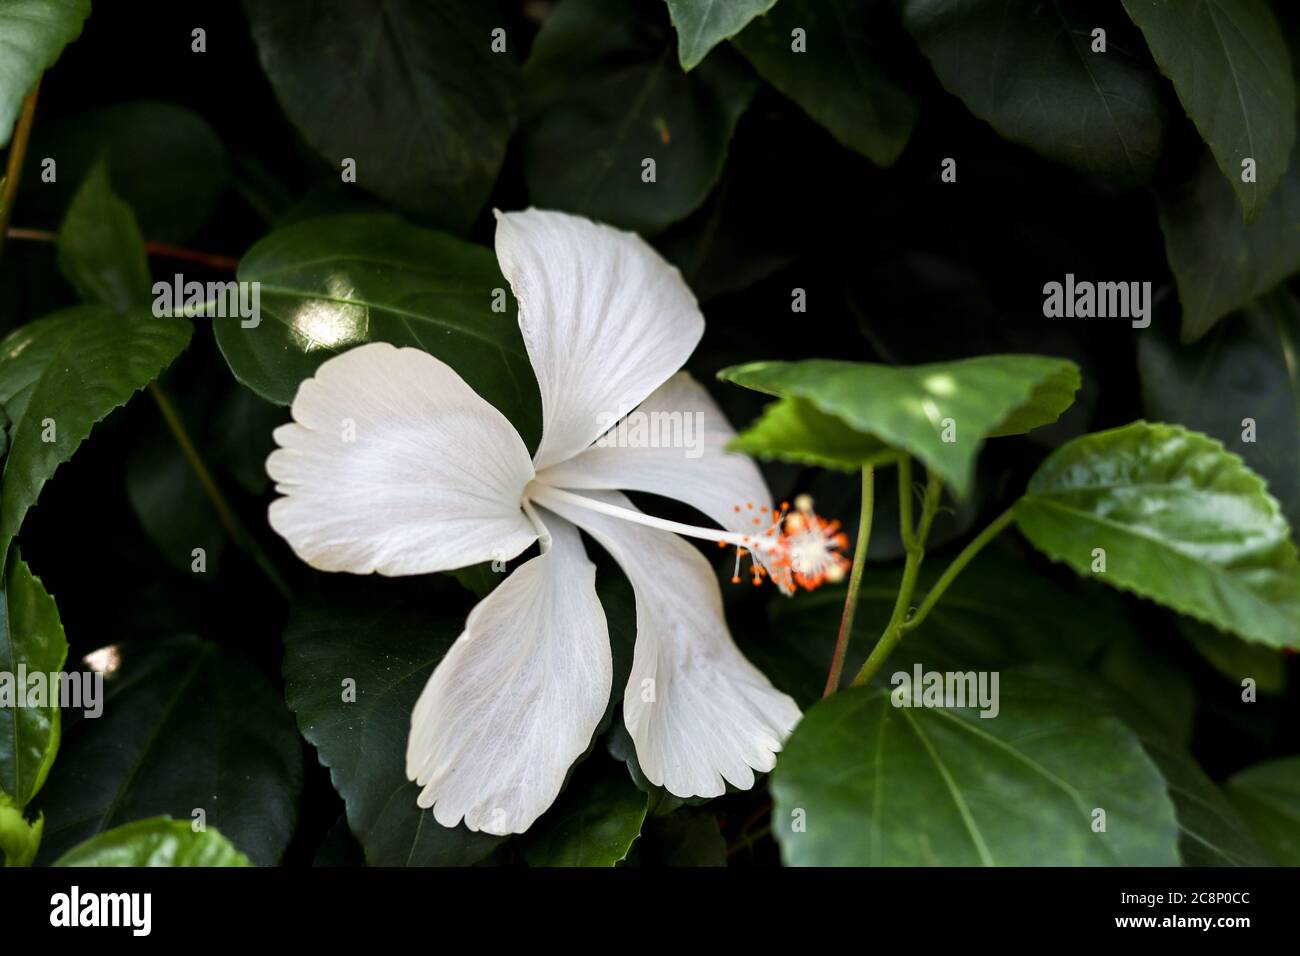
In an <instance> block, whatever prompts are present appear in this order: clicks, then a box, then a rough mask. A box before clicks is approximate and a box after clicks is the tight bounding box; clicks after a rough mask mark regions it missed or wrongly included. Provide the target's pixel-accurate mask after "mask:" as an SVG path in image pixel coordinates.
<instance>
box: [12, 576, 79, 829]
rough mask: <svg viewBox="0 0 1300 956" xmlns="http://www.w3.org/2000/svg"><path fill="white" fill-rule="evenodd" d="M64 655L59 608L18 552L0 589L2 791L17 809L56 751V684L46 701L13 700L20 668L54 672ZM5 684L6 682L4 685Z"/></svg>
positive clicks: (47, 673)
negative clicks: (37, 703) (24, 703)
mask: <svg viewBox="0 0 1300 956" xmlns="http://www.w3.org/2000/svg"><path fill="white" fill-rule="evenodd" d="M67 657H68V641H67V638H65V637H64V635H63V624H62V622H61V621H60V620H59V609H58V608H57V607H55V605H54V598H52V597H50V595H49V594H48V593H46V591H45V588H44V586H43V585H42V584H41V582H40V579H39V578H35V577H33V576H32V573H31V571H29V570H28V569H27V565H26V564H24V563H23V562H22V560H21V559H20V558H18V557H17V556H14V557H12V558H10V560H9V563H8V566H7V568H6V569H5V587H4V591H3V593H0V794H7V795H8V796H10V797H11V798H12V799H13V801H14V804H15V806H16V808H17V809H18V810H21V809H22V808H23V807H25V806H26V805H27V804H28V802H29V801H30V800H31V799H32V797H34V796H36V794H37V793H38V792H39V791H40V789H41V786H42V785H43V784H44V783H45V778H46V776H47V775H48V774H49V772H50V767H51V765H53V763H54V756H55V754H57V753H58V751H59V736H60V724H61V719H60V715H59V706H58V700H57V699H56V698H53V697H51V696H50V695H52V694H54V693H57V690H58V684H57V683H55V684H54V685H53V687H50V688H48V690H47V699H46V702H45V704H44V705H42V706H34V705H33V704H32V703H31V702H28V704H27V706H22V707H19V706H16V703H17V701H16V699H15V697H14V695H16V694H17V693H18V692H19V690H20V689H19V688H18V686H17V684H16V682H17V680H18V668H19V667H23V668H24V669H25V672H26V674H27V675H28V677H29V678H30V676H31V675H34V674H42V675H45V677H46V679H48V678H49V677H50V675H54V674H57V673H58V672H59V671H61V670H62V669H63V662H64V661H65V660H66V659H67ZM6 684H8V686H6Z"/></svg>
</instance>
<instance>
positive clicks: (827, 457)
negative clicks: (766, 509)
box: [729, 397, 898, 471]
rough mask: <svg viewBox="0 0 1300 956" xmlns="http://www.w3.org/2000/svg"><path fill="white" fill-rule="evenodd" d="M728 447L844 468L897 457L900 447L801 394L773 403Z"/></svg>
mask: <svg viewBox="0 0 1300 956" xmlns="http://www.w3.org/2000/svg"><path fill="white" fill-rule="evenodd" d="M729 447H730V448H731V450H732V451H739V452H744V453H745V454H746V455H750V456H752V457H754V458H761V459H763V460H765V461H772V460H777V461H792V462H796V463H797V464H801V465H817V466H820V467H823V468H839V469H841V470H843V471H858V470H859V469H861V468H862V467H863V466H865V465H884V464H888V463H889V462H891V461H894V460H895V459H897V458H898V452H897V451H895V450H894V449H893V448H891V447H890V446H889V445H886V444H885V443H884V442H883V441H881V440H880V439H879V438H876V437H875V436H874V435H867V434H863V433H862V432H859V431H854V430H853V429H852V428H850V427H849V426H848V425H846V424H844V422H843V421H841V420H840V419H838V418H836V417H835V416H834V415H828V414H826V413H825V412H821V411H818V410H817V406H816V405H814V404H813V403H812V402H810V401H809V400H808V399H806V398H797V397H792V398H782V399H778V400H777V401H775V402H772V403H771V404H770V405H768V406H767V407H766V408H765V409H763V414H762V415H761V416H759V418H758V420H757V421H755V422H754V423H753V424H752V425H750V426H749V427H748V428H747V429H745V430H744V431H743V432H741V433H740V434H739V435H737V436H736V437H735V439H734V440H733V441H732V442H731V445H730V446H729Z"/></svg>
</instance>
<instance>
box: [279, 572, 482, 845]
mask: <svg viewBox="0 0 1300 956" xmlns="http://www.w3.org/2000/svg"><path fill="white" fill-rule="evenodd" d="M385 583H386V584H387V583H388V582H385ZM348 584H349V585H350V584H351V582H348ZM395 590H396V588H395V587H394V586H391V585H390V586H389V587H387V588H384V589H382V590H381V589H377V588H375V587H373V586H371V587H366V586H365V585H364V584H361V583H358V584H356V585H355V586H341V585H335V586H334V587H333V588H332V589H331V595H330V597H329V599H327V600H326V599H321V600H308V601H302V602H299V603H298V605H297V606H295V608H294V611H293V616H292V618H291V619H290V621H289V626H288V628H287V629H286V630H285V634H284V640H285V656H284V674H285V681H286V684H287V689H286V694H287V697H288V701H289V707H290V708H291V709H292V710H293V712H294V713H295V714H296V715H297V717H298V727H299V729H300V730H301V731H302V734H303V736H304V737H306V738H307V740H308V741H309V742H310V743H311V744H312V745H313V746H314V747H315V748H316V751H317V755H318V756H319V758H320V761H321V763H322V764H324V765H325V766H326V767H328V768H329V770H330V779H331V780H332V781H333V782H334V787H335V789H336V790H338V792H339V794H340V795H341V796H342V797H343V800H344V802H345V803H346V804H347V816H348V824H349V826H350V827H351V828H352V832H353V833H354V834H356V837H357V839H358V840H360V841H361V845H362V846H363V847H364V848H365V852H366V862H367V863H369V864H370V865H372V866H465V865H468V864H471V863H476V862H478V861H479V860H481V859H483V858H484V857H485V856H487V855H488V854H489V853H491V852H492V850H493V849H494V848H495V847H496V846H497V845H498V844H499V843H500V842H501V839H500V838H499V837H494V836H491V835H489V834H486V833H474V832H471V831H470V830H468V829H466V828H465V826H464V824H462V825H460V826H458V827H455V828H448V827H444V826H442V825H441V824H439V823H438V822H437V821H436V820H434V818H433V811H432V810H421V809H420V808H419V807H418V806H416V803H415V801H416V797H417V796H419V792H420V788H419V787H417V786H416V785H415V784H414V783H412V782H411V781H410V780H407V778H406V764H405V755H406V737H407V734H408V732H409V730H410V725H411V711H412V710H413V709H414V707H415V701H416V698H417V697H419V696H420V691H421V690H423V689H424V685H425V682H426V681H427V680H428V678H429V674H431V673H432V672H433V668H434V666H435V665H436V664H437V663H438V661H440V660H441V659H442V656H443V655H444V654H445V653H446V652H447V649H448V648H449V647H451V644H452V642H453V641H454V640H455V639H456V636H457V635H458V634H459V633H460V631H461V627H462V625H463V623H464V620H463V617H462V616H461V615H459V614H456V615H452V616H444V617H438V616H435V615H434V614H433V613H432V611H433V608H434V607H435V605H436V602H434V601H428V600H426V601H418V602H417V601H413V600H406V599H403V598H401V597H399V596H398V595H397V594H395V593H394V591H395ZM345 681H353V682H355V684H354V685H346V686H345V683H344V682H345ZM347 686H354V687H355V700H353V701H351V702H349V701H347V700H345V690H346V689H347Z"/></svg>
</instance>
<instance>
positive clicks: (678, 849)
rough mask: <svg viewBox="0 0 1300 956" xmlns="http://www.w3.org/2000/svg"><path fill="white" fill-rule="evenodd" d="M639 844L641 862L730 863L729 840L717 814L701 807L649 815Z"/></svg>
mask: <svg viewBox="0 0 1300 956" xmlns="http://www.w3.org/2000/svg"><path fill="white" fill-rule="evenodd" d="M637 845H638V847H639V849H640V860H641V863H642V865H645V864H647V863H652V864H654V865H657V866H726V865H727V841H726V840H725V839H724V838H723V836H722V829H721V828H720V827H719V826H718V818H717V817H715V816H714V815H713V814H711V813H708V812H705V811H702V810H692V809H689V808H688V809H683V810H678V811H677V812H675V813H670V814H668V815H667V816H655V817H647V818H646V821H645V824H644V825H643V827H642V830H641V842H640V843H639V844H637Z"/></svg>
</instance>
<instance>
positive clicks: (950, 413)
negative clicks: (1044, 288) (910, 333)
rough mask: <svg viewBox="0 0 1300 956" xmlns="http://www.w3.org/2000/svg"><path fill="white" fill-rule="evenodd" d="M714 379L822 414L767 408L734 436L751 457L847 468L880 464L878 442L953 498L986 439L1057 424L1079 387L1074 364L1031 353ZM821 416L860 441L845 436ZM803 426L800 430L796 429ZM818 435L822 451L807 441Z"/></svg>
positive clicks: (757, 367) (785, 368) (811, 366)
mask: <svg viewBox="0 0 1300 956" xmlns="http://www.w3.org/2000/svg"><path fill="white" fill-rule="evenodd" d="M718 377H719V378H721V379H723V380H724V381H729V382H735V383H736V384H737V385H743V386H745V387H746V388H752V389H754V390H756V391H759V392H765V393H767V394H769V395H776V396H778V397H781V398H784V399H787V400H789V399H803V400H806V401H807V402H808V403H809V404H810V405H811V406H812V407H813V409H815V411H816V412H820V413H821V415H819V416H815V417H814V418H813V420H811V421H810V420H809V417H808V416H809V415H810V414H811V412H809V413H804V412H803V411H802V410H801V407H799V406H788V407H787V408H785V409H781V410H777V411H776V412H773V413H771V414H770V415H769V416H766V417H765V418H764V419H761V420H760V422H759V423H758V425H757V426H755V427H754V428H753V429H751V430H749V431H745V432H742V433H741V435H740V436H739V437H738V438H737V439H736V443H737V447H742V448H744V450H746V451H747V452H749V453H750V454H754V455H760V456H763V457H772V458H783V459H784V458H786V457H787V455H788V456H789V457H790V458H792V459H793V460H795V461H804V462H814V463H818V464H835V465H837V466H838V467H853V465H852V463H851V455H852V454H853V453H857V454H860V455H861V461H859V462H858V464H878V463H879V462H880V461H881V460H882V452H881V445H882V444H883V445H887V446H889V447H890V448H892V449H895V450H896V451H901V452H905V453H907V454H909V455H912V456H913V457H915V458H917V459H919V460H920V461H922V462H923V463H924V464H925V466H926V467H927V468H929V469H931V470H933V471H934V472H936V473H937V474H938V475H939V476H940V477H941V478H943V480H944V481H945V483H946V484H948V486H949V487H951V488H952V489H953V490H954V491H955V492H956V493H957V494H958V495H961V496H964V495H965V494H966V493H967V491H968V490H969V487H970V482H971V478H972V476H973V474H974V470H975V458H976V455H977V454H978V453H979V450H980V448H981V447H983V444H984V439H986V438H990V437H994V436H998V435H1011V434H1017V433H1019V432H1023V431H1027V430H1028V429H1030V428H1035V427H1037V426H1039V425H1045V424H1048V423H1049V422H1054V421H1056V419H1057V418H1058V417H1059V416H1060V414H1061V412H1063V411H1064V410H1065V409H1066V408H1068V407H1069V406H1070V403H1071V402H1072V401H1073V400H1074V393H1075V391H1076V390H1077V389H1078V387H1079V370H1078V368H1077V367H1076V366H1075V365H1074V363H1073V362H1070V361H1067V360H1065V359H1053V358H1045V357H1043V356H1038V355H987V356H982V357H979V358H973V359H966V360H963V361H959V362H942V363H936V364H932V365H914V366H910V367H905V368H894V367H892V366H888V365H874V364H867V363H862V362H841V361H834V360H829V359H808V360H805V361H802V362H752V363H750V364H749V365H738V366H733V367H732V368H726V369H723V370H722V371H721V372H719V373H718ZM825 416H830V417H833V418H837V419H839V420H840V422H841V423H842V424H843V425H844V426H846V427H847V428H849V429H852V430H854V431H857V432H860V433H862V435H863V436H864V437H863V438H862V439H861V440H860V441H858V442H857V443H852V442H849V441H848V440H847V437H846V436H845V435H844V431H843V429H840V428H833V427H831V426H830V425H828V423H826V422H825ZM801 427H802V428H807V429H808V433H806V434H801V433H800V428H801ZM868 439H876V441H870V440H868ZM822 441H824V442H825V446H826V447H825V449H822V448H821V447H820V445H819V444H815V443H820V442H822ZM768 442H770V444H768ZM818 459H820V460H818Z"/></svg>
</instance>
